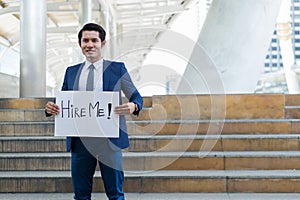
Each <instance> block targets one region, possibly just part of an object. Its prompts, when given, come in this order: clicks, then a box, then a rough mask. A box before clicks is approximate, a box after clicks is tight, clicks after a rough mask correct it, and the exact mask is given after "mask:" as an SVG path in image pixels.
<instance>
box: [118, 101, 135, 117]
mask: <svg viewBox="0 0 300 200" xmlns="http://www.w3.org/2000/svg"><path fill="white" fill-rule="evenodd" d="M135 108H136V105H135V104H134V103H132V102H129V103H124V104H122V105H120V106H116V107H115V109H114V112H115V113H116V114H118V115H129V114H132V113H133V112H134V111H135Z"/></svg>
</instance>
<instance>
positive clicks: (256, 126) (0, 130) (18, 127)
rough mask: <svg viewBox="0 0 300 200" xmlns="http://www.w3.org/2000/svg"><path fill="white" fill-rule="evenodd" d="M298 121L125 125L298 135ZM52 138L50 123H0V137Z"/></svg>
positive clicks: (150, 131) (137, 131)
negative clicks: (34, 136)
mask: <svg viewBox="0 0 300 200" xmlns="http://www.w3.org/2000/svg"><path fill="white" fill-rule="evenodd" d="M299 128H300V120H298V119H282V120H266V119H263V120H226V121H223V120H166V121H163V120H158V121H143V122H128V123H127V129H128V134H129V135H141V134H144V135H154V134H158V135H160V134H162V135H166V134H167V135H169V134H176V135H196V134H221V133H222V134H282V133H293V134H294V133H299ZM33 135H36V136H53V135H54V122H0V136H33Z"/></svg>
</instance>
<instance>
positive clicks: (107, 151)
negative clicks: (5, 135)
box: [71, 137, 125, 200]
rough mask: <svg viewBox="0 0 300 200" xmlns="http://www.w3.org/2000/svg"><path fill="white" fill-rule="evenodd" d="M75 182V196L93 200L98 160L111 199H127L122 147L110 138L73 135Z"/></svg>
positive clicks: (80, 198)
mask: <svg viewBox="0 0 300 200" xmlns="http://www.w3.org/2000/svg"><path fill="white" fill-rule="evenodd" d="M71 155H72V163H71V164H72V183H73V188H74V199H75V200H91V194H92V188H93V176H94V173H95V170H96V166H97V163H99V168H100V172H101V177H102V180H103V184H104V189H105V193H106V195H107V197H108V199H109V200H124V199H125V198H124V192H123V189H122V187H123V184H124V172H123V170H122V151H121V149H119V150H113V149H112V148H111V147H110V144H109V140H108V139H107V138H91V137H87V138H79V137H74V138H72V153H71Z"/></svg>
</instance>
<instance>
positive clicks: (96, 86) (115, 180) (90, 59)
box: [45, 23, 143, 200]
mask: <svg viewBox="0 0 300 200" xmlns="http://www.w3.org/2000/svg"><path fill="white" fill-rule="evenodd" d="M105 35H106V33H105V30H104V29H103V28H102V27H101V26H99V25H98V24H94V23H88V24H86V25H84V26H83V28H82V29H81V30H80V31H79V33H78V42H79V46H80V47H81V49H82V53H83V54H84V55H85V57H86V61H85V62H84V63H81V64H78V65H75V66H71V67H68V68H67V70H66V73H65V77H64V82H63V86H62V90H65V91H66V90H83V91H84V90H97V91H119V93H120V95H121V91H123V93H124V94H125V96H126V97H127V98H128V99H129V103H124V104H122V103H121V102H120V105H119V106H116V107H115V108H114V112H115V113H116V114H118V115H120V124H119V126H120V127H119V138H109V139H106V138H88V137H85V138H83V137H81V138H79V137H67V151H71V152H72V153H71V157H72V167H71V168H72V170H71V171H72V183H73V188H74V199H76V200H90V199H91V193H92V186H93V175H94V173H95V168H96V165H97V163H99V167H100V172H101V176H102V180H103V183H104V188H105V192H106V195H107V197H108V198H109V199H110V200H122V199H124V192H123V189H122V186H123V183H124V173H123V170H122V149H124V148H127V147H128V146H129V140H128V135H127V133H126V121H125V116H124V115H127V114H134V115H138V114H139V111H140V110H141V109H142V105H143V99H142V97H141V95H140V94H139V92H138V91H137V89H136V88H135V86H134V84H133V83H132V81H131V78H130V76H129V74H128V72H127V70H126V68H125V65H124V63H121V62H114V61H107V60H103V58H102V50H103V48H104V46H105V43H106V40H105ZM91 65H92V66H91ZM90 66H91V67H90ZM90 71H92V73H93V74H94V78H91V77H92V76H90V75H89V74H90ZM91 79H93V81H92V82H93V84H92V85H93V86H92V89H90V88H89V87H90V80H91ZM120 99H121V98H120ZM120 101H121V100H120ZM45 111H46V115H48V116H49V115H57V114H58V113H59V111H60V108H59V106H58V105H57V104H55V103H54V102H47V104H46V106H45Z"/></svg>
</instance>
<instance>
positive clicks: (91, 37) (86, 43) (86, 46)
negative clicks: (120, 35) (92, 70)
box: [80, 31, 106, 63]
mask: <svg viewBox="0 0 300 200" xmlns="http://www.w3.org/2000/svg"><path fill="white" fill-rule="evenodd" d="M105 43H106V41H105V40H104V41H101V39H100V37H99V33H98V32H97V31H83V32H82V38H81V46H80V47H81V50H82V53H83V54H84V55H85V57H86V59H87V60H88V61H89V62H91V63H94V62H96V61H98V60H100V59H101V58H102V53H101V51H102V49H103V47H104V46H105Z"/></svg>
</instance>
